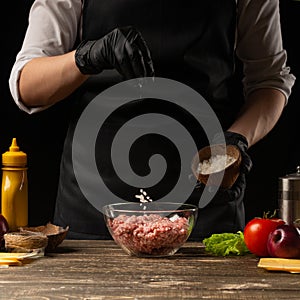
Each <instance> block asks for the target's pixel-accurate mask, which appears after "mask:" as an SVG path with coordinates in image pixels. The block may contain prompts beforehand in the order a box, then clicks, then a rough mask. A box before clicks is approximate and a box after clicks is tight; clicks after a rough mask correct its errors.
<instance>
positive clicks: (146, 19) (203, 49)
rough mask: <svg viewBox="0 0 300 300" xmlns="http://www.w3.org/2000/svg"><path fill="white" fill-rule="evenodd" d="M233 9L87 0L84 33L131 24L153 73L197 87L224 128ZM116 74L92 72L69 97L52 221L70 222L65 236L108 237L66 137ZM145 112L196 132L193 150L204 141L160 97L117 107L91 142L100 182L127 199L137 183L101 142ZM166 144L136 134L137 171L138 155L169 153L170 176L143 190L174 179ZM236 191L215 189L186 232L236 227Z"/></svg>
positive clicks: (160, 190)
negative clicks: (120, 174) (126, 177)
mask: <svg viewBox="0 0 300 300" xmlns="http://www.w3.org/2000/svg"><path fill="white" fill-rule="evenodd" d="M236 9H237V7H236V1H235V0H207V1H199V0H188V1H185V2H182V1H179V0H172V1H167V0H164V1H162V0H159V1H153V0H143V1H138V0H125V1H119V0H103V1H102V0H101V1H99V0H86V1H85V5H84V10H83V29H82V38H83V39H88V40H94V39H98V38H100V37H102V36H104V35H105V34H107V33H108V32H110V31H111V30H113V29H114V28H116V27H122V26H127V25H133V26H135V27H136V28H137V29H138V30H139V31H140V32H141V33H142V35H143V37H144V39H145V40H146V42H147V45H148V47H149V48H150V51H151V55H152V59H153V62H154V68H155V75H156V76H158V77H163V78H169V79H172V80H176V81H178V82H181V83H183V84H185V85H187V86H189V87H191V88H193V89H194V90H196V91H197V92H199V93H200V94H201V95H202V96H203V97H204V99H205V100H206V101H207V102H208V103H209V104H210V106H211V107H212V108H213V110H214V112H215V113H216V115H217V117H218V118H219V120H220V123H221V125H222V127H223V128H224V129H226V128H227V127H228V126H229V125H230V124H231V123H232V121H233V120H234V118H235V116H236V113H237V112H238V111H239V109H240V107H241V105H242V100H241V99H242V97H241V95H242V93H241V88H240V85H239V84H237V82H238V81H237V75H236V74H237V72H236V68H237V65H236V58H235V54H234V40H235V29H236ZM121 80H122V79H121V77H120V75H119V74H117V73H116V72H115V71H104V72H102V73H101V74H99V75H97V76H93V77H91V78H90V79H89V80H88V81H87V82H86V83H85V84H84V85H83V86H82V87H81V88H80V89H78V91H76V92H75V93H74V95H73V96H72V97H73V98H74V108H73V109H74V113H73V115H72V119H71V121H70V126H69V130H68V133H67V137H66V140H65V144H64V151H63V155H62V161H61V169H60V180H59V188H58V194H57V201H56V209H55V216H54V223H55V224H58V225H61V226H67V225H69V226H70V232H69V235H68V238H77V239H99V238H101V239H106V238H111V237H110V235H109V233H108V231H107V229H106V226H105V224H104V220H103V216H102V213H101V211H99V209H96V208H95V207H94V206H93V205H92V204H91V203H90V202H89V201H88V200H87V199H86V197H85V196H84V194H83V193H82V191H81V189H80V188H79V186H78V182H77V180H76V176H75V174H74V169H73V163H74V162H73V161H72V141H73V136H74V131H75V128H76V124H77V122H78V119H79V118H80V116H81V113H82V112H83V111H84V109H85V108H86V107H87V105H88V104H89V103H90V102H91V101H92V100H93V99H94V97H95V96H96V95H98V94H99V93H100V92H101V91H104V90H105V89H107V88H108V87H111V86H113V85H114V84H116V83H119V82H120V81H121ZM146 112H153V113H163V114H167V115H169V116H170V117H172V118H175V119H176V120H178V121H179V122H181V123H182V124H184V126H185V127H186V128H188V130H189V132H190V133H191V135H192V136H193V137H194V139H195V142H196V144H197V147H198V149H200V148H201V147H202V146H204V145H205V144H206V143H207V141H206V140H205V138H204V133H203V132H202V131H201V128H199V126H197V124H194V120H193V119H191V118H190V116H189V114H188V113H187V112H186V111H185V110H184V109H181V108H180V107H174V106H172V105H171V106H170V105H169V104H165V103H161V102H160V101H159V100H157V99H138V100H136V101H131V102H130V103H128V104H127V105H125V106H124V107H122V108H121V109H118V111H117V112H114V113H113V114H112V116H110V117H109V118H108V120H107V121H106V122H105V124H104V125H103V126H102V128H101V132H100V133H99V135H101V142H99V143H97V144H96V151H95V152H96V161H97V163H98V162H99V164H98V165H97V166H98V167H99V168H98V169H99V173H100V175H101V176H102V178H103V181H104V182H105V183H106V184H107V185H108V186H109V189H110V190H112V191H114V193H116V194H118V196H120V197H122V198H123V199H124V200H126V201H134V200H136V199H134V195H135V194H136V192H137V191H138V189H134V188H133V187H131V186H126V184H124V183H123V182H122V181H120V179H119V178H117V176H115V175H116V174H115V172H114V171H113V170H112V169H111V168H112V165H111V162H110V161H109V159H108V160H107V159H106V157H107V156H108V154H109V153H108V152H109V147H108V146H107V145H111V143H112V137H114V136H115V134H116V132H117V131H118V130H119V129H120V128H121V126H122V124H124V122H126V121H127V120H130V118H132V117H134V116H135V114H143V113H146ZM156 139H157V140H156ZM103 141H104V142H103ZM106 141H107V142H106ZM150 141H151V142H150ZM153 141H154V142H153ZM158 145H159V146H160V147H158ZM168 145H169V143H168V141H167V139H162V138H161V137H157V136H155V135H152V136H148V137H147V138H145V139H141V140H139V143H138V145H137V146H136V152H135V153H140V154H142V155H140V156H138V155H136V156H135V157H134V159H133V161H135V163H136V165H133V168H134V169H135V171H136V172H137V173H138V174H142V173H143V172H144V171H145V164H142V163H141V162H142V161H143V160H147V159H148V158H149V157H150V156H151V154H153V153H161V154H162V155H163V156H164V155H166V156H167V157H168V156H169V157H168V159H169V160H167V161H169V162H171V163H170V165H171V167H170V168H169V164H168V174H169V175H168V176H166V177H164V179H163V180H162V181H161V182H160V183H159V184H157V185H155V186H153V187H151V188H150V189H147V192H148V194H149V195H150V196H151V197H152V198H153V199H154V200H155V199H159V198H160V197H161V195H162V194H166V193H167V192H168V190H169V189H171V188H172V185H173V184H176V180H177V179H178V173H179V172H181V171H182V170H180V163H179V164H175V163H173V162H174V161H176V160H177V159H178V153H177V152H176V149H174V147H172V146H168ZM82 146H83V147H84V145H82ZM157 148H160V149H157ZM144 149H147V151H144ZM191 159H192V158H191ZM188 167H189V166H188ZM83 168H84V167H83ZM83 172H85V171H84V170H83ZM140 188H143V186H141V187H140ZM199 193H201V189H197V188H195V190H194V191H193V193H192V194H191V196H190V197H189V199H185V200H184V201H185V202H190V203H195V204H197V201H199V197H200V196H199ZM99 197H100V198H101V195H99ZM242 198H243V193H242V195H241V196H240V197H239V199H230V197H228V195H227V196H224V197H223V196H217V197H216V199H214V200H213V201H211V203H209V205H207V206H206V207H204V208H201V209H200V211H199V220H198V222H197V225H196V227H195V230H194V231H193V234H192V236H191V239H202V238H204V237H206V236H208V235H210V234H211V233H213V232H234V231H237V230H240V229H242V228H243V226H244V208H243V202H242Z"/></svg>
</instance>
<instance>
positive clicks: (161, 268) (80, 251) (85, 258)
mask: <svg viewBox="0 0 300 300" xmlns="http://www.w3.org/2000/svg"><path fill="white" fill-rule="evenodd" d="M257 263H258V259H257V258H256V257H254V256H252V255H246V256H241V257H213V256H209V255H207V254H206V253H205V251H204V250H203V247H202V245H201V244H200V243H193V242H189V243H187V244H186V245H185V246H184V247H183V248H182V249H181V250H180V251H179V252H178V253H177V254H175V255H174V256H172V257H169V258H137V257H131V256H128V255H127V254H125V252H123V250H121V249H120V248H119V247H118V246H116V244H115V243H114V242H113V241H76V240H65V241H64V242H63V243H62V244H61V245H60V246H59V247H58V248H57V251H56V252H55V253H51V254H47V255H46V256H44V257H41V258H37V259H35V260H33V261H31V262H29V263H27V264H24V265H22V266H10V267H9V268H5V269H4V268H2V269H0V299H3V300H12V299H20V300H45V299H51V300H62V299H76V300H78V299H91V300H95V299H116V300H119V299H120V300H129V299H135V300H140V299H146V300H149V299H159V300H163V299H272V300H278V299H286V300H287V299H300V274H290V273H286V272H274V271H273V272H272V271H267V270H265V269H261V268H258V267H257Z"/></svg>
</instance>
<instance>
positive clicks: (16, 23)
mask: <svg viewBox="0 0 300 300" xmlns="http://www.w3.org/2000/svg"><path fill="white" fill-rule="evenodd" d="M32 3H33V0H10V1H6V2H5V14H7V15H6V18H5V19H6V21H4V18H1V37H2V41H1V53H2V54H1V56H0V57H1V72H0V76H1V77H0V81H1V83H0V84H1V85H0V101H1V106H0V107H1V108H0V109H1V113H0V114H1V117H0V152H1V153H3V152H5V151H7V150H8V147H9V146H10V144H11V140H12V138H13V137H16V138H17V142H18V144H19V146H20V148H21V150H23V151H24V152H26V153H27V155H28V167H29V169H28V184H29V206H30V209H29V222H30V224H29V225H31V226H35V225H42V224H45V223H47V222H48V221H50V220H51V219H52V214H53V209H54V202H55V196H56V186H57V182H58V174H59V161H60V153H61V151H62V146H63V140H64V134H65V131H66V126H67V122H66V120H67V114H68V110H67V107H66V105H65V103H59V104H57V105H55V106H54V107H52V108H50V109H48V110H46V111H44V112H41V113H38V114H34V115H27V114H26V113H24V112H22V111H20V110H19V109H18V108H17V106H16V105H15V104H14V102H13V100H12V97H11V95H10V92H9V87H8V78H9V74H10V70H11V67H12V65H13V63H14V60H15V56H16V54H17V52H18V51H19V49H20V47H21V44H22V40H23V37H24V34H25V30H26V27H27V19H28V13H29V9H30V6H31V4H32ZM281 17H282V32H283V39H284V47H285V48H286V50H287V51H288V65H289V66H290V67H291V70H292V73H293V74H294V75H295V76H296V77H299V78H300V74H299V72H300V66H299V63H300V61H299V55H298V54H299V53H300V49H299V46H298V44H299V42H297V39H298V37H297V35H296V34H297V32H298V28H299V24H300V21H299V20H300V1H299V2H297V1H293V0H285V1H283V0H282V1H281ZM299 93H300V90H299V83H298V80H297V81H296V84H295V86H294V88H293V93H292V96H291V97H290V100H289V103H288V105H287V107H286V108H285V110H284V113H283V115H282V117H281V119H280V121H279V122H278V124H277V125H276V126H275V128H274V129H273V131H272V132H271V133H270V134H269V135H268V136H267V137H266V138H265V139H263V140H262V141H260V142H259V143H257V144H256V145H255V146H253V147H252V148H251V149H250V150H249V154H250V156H251V158H252V160H253V163H254V166H253V169H252V171H251V173H250V174H249V176H248V181H247V183H248V185H247V192H246V196H245V205H246V219H247V220H248V219H250V218H252V217H254V216H262V214H263V212H265V211H273V210H274V209H275V208H277V207H278V204H277V201H278V196H277V185H278V178H279V177H281V176H284V175H286V174H289V173H293V172H295V171H296V167H297V165H298V164H299V165H300V142H299V136H298V129H299V128H300V126H299V124H298V123H299V122H300V102H299V100H298V98H299Z"/></svg>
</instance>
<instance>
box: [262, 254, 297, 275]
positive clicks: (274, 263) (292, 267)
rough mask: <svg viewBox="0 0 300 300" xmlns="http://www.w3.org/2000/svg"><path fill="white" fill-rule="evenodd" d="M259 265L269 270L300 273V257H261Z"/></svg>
mask: <svg viewBox="0 0 300 300" xmlns="http://www.w3.org/2000/svg"><path fill="white" fill-rule="evenodd" d="M257 266H258V267H260V268H264V269H266V270H268V271H286V272H290V273H300V259H294V258H269V257H264V258H261V259H260V260H259V262H258V264H257Z"/></svg>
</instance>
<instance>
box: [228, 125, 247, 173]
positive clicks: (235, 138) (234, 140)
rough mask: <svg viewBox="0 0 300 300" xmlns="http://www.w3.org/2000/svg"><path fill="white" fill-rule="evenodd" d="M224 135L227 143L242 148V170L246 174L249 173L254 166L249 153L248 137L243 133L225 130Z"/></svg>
mask: <svg viewBox="0 0 300 300" xmlns="http://www.w3.org/2000/svg"><path fill="white" fill-rule="evenodd" d="M224 137H225V142H226V144H227V145H234V146H237V147H238V149H239V150H240V153H241V156H242V161H241V166H240V172H241V173H244V174H247V173H249V172H250V170H251V168H252V160H251V158H250V156H249V155H248V153H247V150H248V142H247V139H246V138H245V137H244V136H243V135H241V134H238V133H235V132H231V131H225V132H224Z"/></svg>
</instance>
